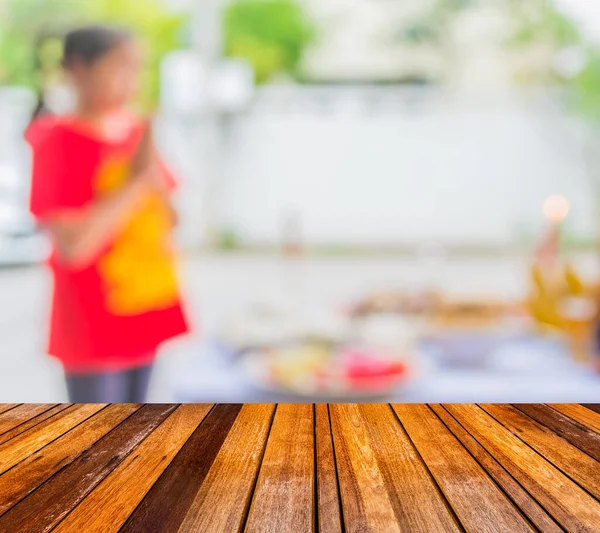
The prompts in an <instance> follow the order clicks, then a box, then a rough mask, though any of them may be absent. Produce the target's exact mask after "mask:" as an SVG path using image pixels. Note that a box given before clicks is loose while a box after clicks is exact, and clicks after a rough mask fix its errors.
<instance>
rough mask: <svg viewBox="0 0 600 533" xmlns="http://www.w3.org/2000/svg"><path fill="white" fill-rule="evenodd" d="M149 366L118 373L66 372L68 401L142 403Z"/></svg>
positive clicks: (148, 376)
mask: <svg viewBox="0 0 600 533" xmlns="http://www.w3.org/2000/svg"><path fill="white" fill-rule="evenodd" d="M151 374H152V365H147V366H143V367H139V368H134V369H131V370H125V371H122V372H104V373H98V374H67V376H66V379H67V390H68V391H69V401H70V402H71V403H144V402H145V401H146V395H147V393H148V384H149V383H150V375H151Z"/></svg>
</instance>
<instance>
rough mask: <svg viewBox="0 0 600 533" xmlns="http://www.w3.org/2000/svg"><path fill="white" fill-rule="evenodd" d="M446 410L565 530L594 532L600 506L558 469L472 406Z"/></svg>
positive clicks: (449, 407) (451, 407) (451, 406)
mask: <svg viewBox="0 0 600 533" xmlns="http://www.w3.org/2000/svg"><path fill="white" fill-rule="evenodd" d="M445 407H446V409H447V410H448V411H449V412H450V413H451V414H452V415H453V416H454V418H456V419H457V420H458V422H460V424H461V425H462V426H463V427H464V428H465V429H467V431H469V433H471V435H473V436H474V437H475V438H476V439H477V440H478V441H479V443H480V444H482V445H483V446H484V447H485V448H486V449H487V451H488V452H490V453H491V454H492V455H493V456H494V457H495V458H496V459H497V460H498V462H500V464H502V466H503V467H504V468H505V469H506V470H507V471H508V472H510V474H511V475H512V476H513V477H514V478H515V479H516V480H517V481H518V482H519V483H520V484H521V485H522V486H523V487H524V488H525V489H526V490H527V491H528V492H529V493H530V494H531V495H532V496H533V497H534V498H535V499H536V500H537V501H538V502H539V503H540V504H541V505H542V506H543V507H544V508H545V509H546V510H547V511H548V512H549V513H550V514H551V515H552V516H553V517H554V519H555V520H556V521H557V522H558V523H559V524H560V525H561V526H562V527H564V528H565V529H567V530H569V531H577V532H579V533H596V532H597V527H596V525H597V524H599V523H600V505H599V504H598V502H597V501H596V500H595V499H594V498H593V497H592V496H590V495H589V494H588V493H587V492H585V491H584V490H583V489H582V488H581V487H579V486H578V485H577V484H575V483H574V482H573V481H571V480H570V479H569V478H568V477H567V476H565V475H564V474H563V473H562V472H561V471H560V470H558V469H557V468H556V467H554V466H553V465H552V464H550V463H549V462H548V461H546V460H545V459H544V458H543V457H542V456H540V455H539V454H538V453H536V452H535V451H534V450H532V449H531V448H530V447H529V446H528V445H527V444H525V443H523V442H522V441H521V440H520V439H519V438H517V437H516V436H515V435H514V434H513V433H512V432H510V431H509V430H508V429H506V428H505V427H504V426H503V425H502V424H500V423H499V422H498V421H497V420H495V419H494V418H493V417H491V416H490V415H489V414H488V413H486V412H485V411H484V410H483V409H481V408H479V407H478V406H476V405H463V404H453V405H446V406H445Z"/></svg>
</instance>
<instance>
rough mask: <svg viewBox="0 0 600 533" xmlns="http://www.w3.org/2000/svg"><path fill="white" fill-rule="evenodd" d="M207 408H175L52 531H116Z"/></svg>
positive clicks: (198, 406) (200, 420)
mask: <svg viewBox="0 0 600 533" xmlns="http://www.w3.org/2000/svg"><path fill="white" fill-rule="evenodd" d="M210 408H211V406H208V405H183V406H180V407H178V408H177V409H176V410H175V411H174V412H173V413H172V414H171V415H170V416H169V417H168V418H167V419H166V420H165V421H164V422H163V423H162V424H161V425H160V426H158V427H157V428H156V430H155V431H153V432H152V433H151V434H150V435H149V436H148V437H147V438H146V439H145V440H144V441H143V442H142V443H141V444H140V445H139V446H138V447H137V448H136V449H135V451H134V452H132V453H131V454H130V455H128V456H127V458H126V459H125V460H124V461H123V462H122V463H121V464H120V465H119V466H118V467H117V468H115V470H113V471H112V472H111V473H110V474H109V475H108V476H107V477H106V478H104V480H103V481H102V482H101V483H100V484H99V485H98V486H97V487H96V488H95V489H94V490H93V491H92V492H91V493H90V495H89V496H88V497H87V498H85V500H83V501H82V502H81V503H80V504H79V505H78V506H77V507H76V508H75V509H74V510H73V511H72V512H71V513H70V514H69V515H67V517H66V518H65V519H64V520H63V521H62V522H61V523H60V524H59V525H58V526H57V527H56V528H55V529H53V532H55V533H68V532H72V531H94V532H98V533H99V532H103V533H112V532H117V531H119V529H120V528H121V526H122V525H123V524H124V523H125V521H126V520H127V518H128V517H129V516H130V515H131V513H132V512H133V511H134V509H135V508H136V507H137V505H138V504H139V503H140V501H142V498H143V497H144V496H145V495H146V493H147V492H148V490H150V488H151V487H152V485H154V483H155V482H156V480H157V479H158V477H159V476H160V475H161V473H162V472H163V470H164V469H165V468H166V467H167V466H168V464H169V463H170V462H171V461H172V459H173V457H174V456H175V454H176V453H177V452H178V451H179V450H180V448H181V447H182V446H183V445H184V443H185V442H186V440H187V439H188V438H189V436H190V435H191V434H192V432H193V431H194V430H195V429H196V428H197V427H198V425H199V424H200V423H201V422H202V420H203V419H204V417H205V416H206V415H207V413H208V412H209V411H210Z"/></svg>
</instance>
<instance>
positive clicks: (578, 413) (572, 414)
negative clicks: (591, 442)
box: [550, 403, 600, 434]
mask: <svg viewBox="0 0 600 533" xmlns="http://www.w3.org/2000/svg"><path fill="white" fill-rule="evenodd" d="M550 407H552V409H554V410H555V411H558V412H559V413H562V414H563V415H565V416H568V417H569V418H570V419H571V420H574V421H575V422H577V423H578V424H580V425H581V426H582V427H584V428H585V429H587V430H591V431H595V432H596V433H598V434H600V414H598V413H595V412H594V411H592V410H590V409H586V408H585V407H584V406H583V405H577V404H573V403H570V404H550Z"/></svg>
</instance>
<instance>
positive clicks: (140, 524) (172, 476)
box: [121, 405, 241, 533]
mask: <svg viewBox="0 0 600 533" xmlns="http://www.w3.org/2000/svg"><path fill="white" fill-rule="evenodd" d="M240 409H241V405H218V406H215V407H214V409H213V410H212V411H211V412H210V413H209V414H208V415H207V416H206V418H205V419H204V421H203V422H202V424H201V425H200V426H199V427H198V428H197V429H196V431H194V433H193V434H192V436H191V437H190V438H189V439H188V440H187V442H186V443H185V445H184V446H183V447H182V449H181V450H180V451H179V453H178V454H177V456H176V457H175V459H173V461H171V464H170V465H169V466H168V467H167V469H166V470H165V471H164V472H163V473H162V475H161V476H160V477H159V478H158V481H157V482H156V483H155V484H154V486H153V487H152V489H150V491H149V492H148V493H147V494H146V496H145V497H144V499H143V500H142V502H141V503H140V505H139V506H138V508H137V509H136V510H135V511H134V512H133V514H132V515H131V516H130V517H129V519H128V520H127V522H126V523H125V525H124V526H123V528H122V530H121V531H123V532H133V531H135V532H140V533H146V532H147V531H150V530H153V531H160V532H161V533H169V532H172V531H173V532H175V531H177V530H178V529H179V526H180V525H181V523H182V522H183V520H184V519H185V515H186V513H187V511H188V509H189V508H190V505H191V504H192V502H193V500H194V497H195V496H196V494H197V493H198V489H199V488H200V486H201V485H202V482H203V481H204V479H205V478H206V475H207V474H208V471H209V470H210V468H211V466H212V464H213V461H214V459H215V457H216V456H217V453H218V452H219V450H220V448H221V446H222V444H223V441H224V440H225V438H226V437H227V434H228V433H229V430H230V429H231V426H232V425H233V423H234V421H235V419H236V417H237V415H238V413H239V412H240Z"/></svg>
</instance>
